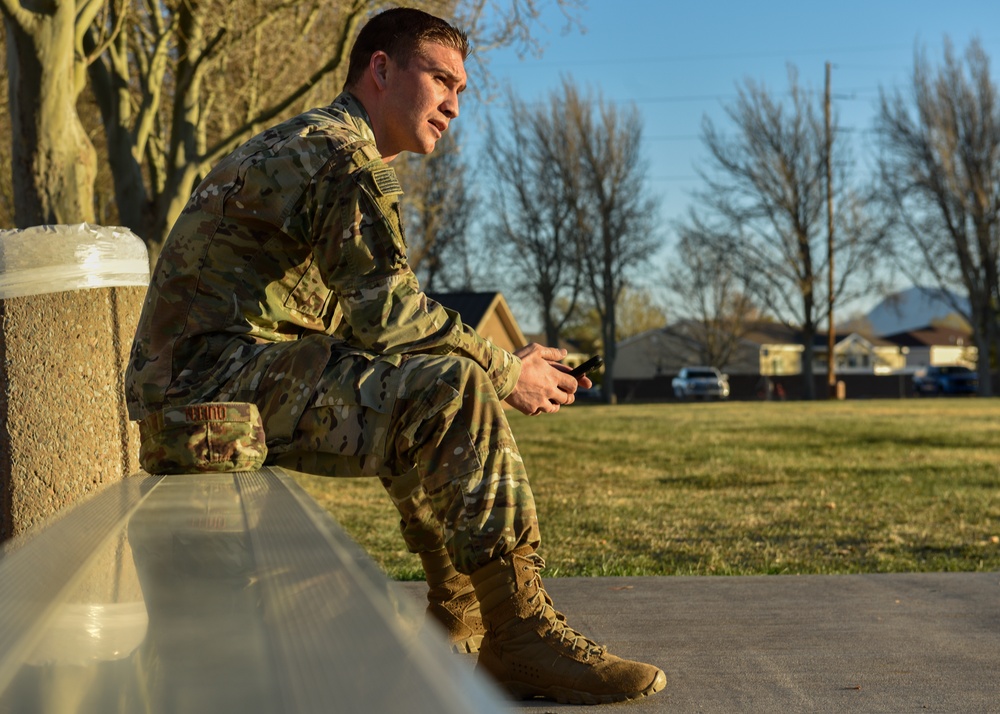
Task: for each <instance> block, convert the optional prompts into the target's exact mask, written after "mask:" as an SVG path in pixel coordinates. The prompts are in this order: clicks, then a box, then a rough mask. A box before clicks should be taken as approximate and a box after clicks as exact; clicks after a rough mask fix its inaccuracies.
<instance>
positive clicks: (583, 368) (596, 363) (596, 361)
mask: <svg viewBox="0 0 1000 714" xmlns="http://www.w3.org/2000/svg"><path fill="white" fill-rule="evenodd" d="M602 364H604V360H603V359H601V356H600V355H594V356H593V357H591V358H590V359H588V360H587V361H586V362H584V363H583V364H581V365H580V366H579V367H574V368H573V369H572V370H570V375H572V376H573V377H575V378H576V379H579V378H580V377H582V376H583V375H585V374H587V373H588V372H593V371H594V370H595V369H597V368H598V367H600V366H601V365H602Z"/></svg>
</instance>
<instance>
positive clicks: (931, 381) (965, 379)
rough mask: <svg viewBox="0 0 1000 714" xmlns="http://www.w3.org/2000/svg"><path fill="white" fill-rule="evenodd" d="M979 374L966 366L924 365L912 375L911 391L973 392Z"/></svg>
mask: <svg viewBox="0 0 1000 714" xmlns="http://www.w3.org/2000/svg"><path fill="white" fill-rule="evenodd" d="M978 390H979V375H977V374H976V373H975V372H974V371H973V370H971V369H969V368H968V367H959V366H957V365H948V366H941V367H926V368H924V369H922V370H920V371H919V372H917V373H916V374H914V375H913V391H914V392H915V393H916V394H917V395H924V394H975V393H976V392H977V391H978Z"/></svg>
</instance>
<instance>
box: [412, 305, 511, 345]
mask: <svg viewBox="0 0 1000 714" xmlns="http://www.w3.org/2000/svg"><path fill="white" fill-rule="evenodd" d="M427 297H429V298H430V299H431V300H433V301H434V302H438V303H441V304H442V305H443V306H444V307H446V308H448V309H449V310H454V311H455V312H457V313H458V314H459V315H460V316H461V318H462V322H464V323H465V324H466V325H468V326H469V327H471V328H472V329H474V330H475V331H476V332H477V333H479V335H480V337H483V338H485V339H487V340H489V341H490V342H492V343H493V344H495V345H496V346H497V347H500V348H502V349H505V350H507V351H508V352H514V351H515V350H519V349H521V348H522V347H524V346H525V345H526V344H528V341H527V340H526V339H525V337H524V333H522V332H521V328H520V327H519V326H518V324H517V320H516V319H515V318H514V313H513V312H511V310H510V306H509V305H507V301H506V300H505V299H504V297H503V294H502V293H499V292H456V293H427Z"/></svg>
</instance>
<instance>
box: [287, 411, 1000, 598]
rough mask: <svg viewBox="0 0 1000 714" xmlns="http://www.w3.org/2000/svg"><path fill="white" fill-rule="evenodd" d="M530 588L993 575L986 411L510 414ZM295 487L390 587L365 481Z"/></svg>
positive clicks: (993, 498) (998, 529)
mask: <svg viewBox="0 0 1000 714" xmlns="http://www.w3.org/2000/svg"><path fill="white" fill-rule="evenodd" d="M511 424H512V428H513V430H514V434H515V436H516V438H517V441H518V444H519V446H520V447H521V452H522V455H523V457H524V460H525V462H526V464H527V466H528V473H529V474H530V476H531V480H532V485H533V488H534V492H535V499H536V501H537V506H538V513H539V521H540V523H541V528H542V547H541V550H540V553H541V554H542V555H543V556H544V557H545V559H546V562H547V565H548V567H547V569H546V575H548V576H549V577H552V576H558V575H750V574H755V575H756V574H768V573H868V572H901V571H970V570H997V569H1000V399H925V400H917V399H908V400H893V401H882V400H878V401H844V402H782V403H776V402H731V403H711V404H651V405H634V406H633V405H623V406H614V407H611V406H574V407H570V408H567V409H564V410H562V411H561V412H559V413H558V414H555V415H548V416H539V417H533V418H527V417H523V416H521V415H520V414H516V413H514V414H512V415H511ZM298 478H299V482H300V483H301V484H302V485H303V486H304V487H305V488H306V489H307V490H308V491H309V492H310V493H311V494H312V495H313V496H314V497H315V498H316V499H317V500H319V501H320V502H321V503H322V504H323V505H324V506H325V507H326V508H328V509H329V510H330V512H332V513H333V515H334V516H335V517H336V518H337V520H338V521H339V522H340V523H341V525H342V526H344V528H345V529H346V530H347V531H348V533H350V534H351V536H352V537H354V538H355V539H356V540H357V541H358V542H359V543H360V544H361V545H362V546H363V547H364V548H366V549H367V550H368V552H370V553H371V554H372V556H373V557H374V558H375V560H376V561H377V562H378V563H379V564H380V565H381V566H382V567H383V568H385V569H386V571H387V572H388V573H389V574H390V575H391V576H392V577H395V578H399V579H411V578H417V577H420V575H421V570H420V565H419V562H418V561H417V560H416V558H415V557H414V556H411V555H409V554H408V553H406V551H405V549H404V548H403V546H402V541H401V539H400V537H399V534H398V528H397V525H396V524H397V522H398V518H397V516H396V515H395V511H394V509H393V508H392V505H391V504H390V503H389V501H388V498H387V497H386V496H385V494H384V492H383V491H382V488H381V485H380V484H379V483H378V482H377V481H376V480H374V479H322V478H315V477H310V476H300V477H298Z"/></svg>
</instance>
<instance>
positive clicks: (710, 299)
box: [664, 216, 760, 369]
mask: <svg viewBox="0 0 1000 714" xmlns="http://www.w3.org/2000/svg"><path fill="white" fill-rule="evenodd" d="M678 231H679V233H680V239H679V240H678V242H677V245H676V249H675V252H674V254H675V255H676V262H675V263H673V264H672V265H671V266H670V267H669V268H668V270H667V274H666V278H665V281H664V285H665V287H666V289H667V291H668V292H669V293H670V294H671V297H672V302H673V303H674V304H675V305H676V306H677V308H676V309H677V311H678V312H679V313H680V314H682V315H683V316H684V317H685V318H687V326H686V330H685V332H686V334H688V335H689V336H690V337H691V338H692V339H694V340H695V341H696V342H697V344H698V345H699V347H698V350H699V363H700V364H707V365H712V366H713V367H718V368H719V369H724V368H725V366H726V365H727V364H728V362H729V360H730V358H731V357H732V355H733V352H734V350H735V349H736V346H737V345H738V344H739V343H740V340H742V339H743V337H744V336H745V335H746V333H747V332H748V331H749V330H750V328H751V321H752V320H754V319H757V318H758V317H759V316H760V313H759V311H758V310H757V306H756V304H755V303H754V301H753V299H752V298H751V290H750V288H749V285H748V284H747V283H748V280H750V279H751V276H748V275H747V274H745V273H744V272H743V271H741V270H740V269H739V266H738V265H736V264H734V255H733V254H731V253H729V252H726V251H719V250H716V249H715V247H714V246H713V245H704V244H702V242H701V237H702V236H703V235H704V234H705V233H706V232H710V231H709V230H708V229H707V227H706V226H704V225H702V224H701V222H700V219H699V218H698V217H697V216H692V217H691V218H690V223H689V224H687V225H684V224H681V225H680V226H679V227H678Z"/></svg>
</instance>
